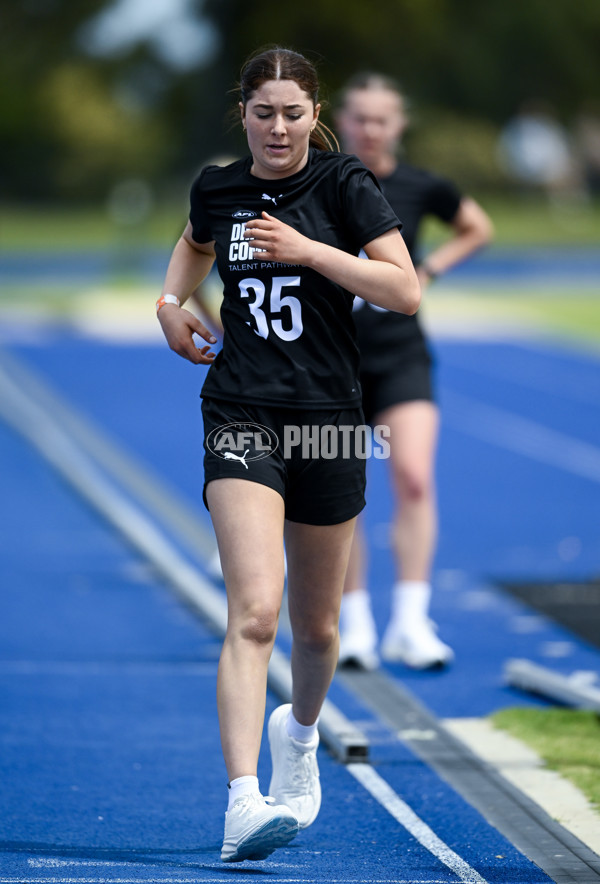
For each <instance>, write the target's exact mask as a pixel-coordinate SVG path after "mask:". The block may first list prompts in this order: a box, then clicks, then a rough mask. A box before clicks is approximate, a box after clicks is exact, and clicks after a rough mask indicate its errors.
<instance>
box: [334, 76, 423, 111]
mask: <svg viewBox="0 0 600 884" xmlns="http://www.w3.org/2000/svg"><path fill="white" fill-rule="evenodd" d="M370 89H383V90H385V91H386V92H394V93H395V94H396V95H397V96H398V98H399V99H400V100H401V102H403V103H404V104H405V103H406V97H405V95H404V93H403V91H402V88H401V86H400V83H398V81H397V80H395V79H394V78H393V77H388V76H387V75H386V74H378V73H375V72H374V71H362V72H361V73H358V74H355V75H354V76H353V77H350V79H349V80H348V81H347V82H346V83H345V85H344V86H342V88H341V89H340V91H339V93H338V95H337V97H336V102H335V104H336V107H337V108H338V109H339V108H342V107H344V105H345V104H346V101H347V99H348V95H349V93H350V92H356V91H363V90H370Z"/></svg>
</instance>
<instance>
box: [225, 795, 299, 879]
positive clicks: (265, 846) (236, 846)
mask: <svg viewBox="0 0 600 884" xmlns="http://www.w3.org/2000/svg"><path fill="white" fill-rule="evenodd" d="M274 804H275V800H274V799H273V798H270V797H269V798H264V797H263V796H262V795H260V794H254V795H243V796H242V797H241V798H238V800H237V801H236V802H235V804H234V805H233V807H232V808H231V810H229V811H227V813H226V814H225V835H224V838H223V847H222V848H221V859H222V860H223V862H224V863H241V862H242V861H243V860H245V859H249V860H259V859H266V858H267V857H268V856H270V855H271V854H272V853H273V851H274V850H277V848H278V847H285V845H286V844H288V843H289V842H290V841H291V840H292V838H295V837H296V835H297V834H298V820H297V819H296V817H295V816H294V814H293V813H292V811H291V810H290V809H289V807H282V806H281V805H276V806H273V805H274Z"/></svg>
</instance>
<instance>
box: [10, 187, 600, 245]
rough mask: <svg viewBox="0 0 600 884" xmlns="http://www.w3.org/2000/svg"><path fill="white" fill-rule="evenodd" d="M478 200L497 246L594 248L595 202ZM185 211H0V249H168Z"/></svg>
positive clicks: (433, 232) (599, 209)
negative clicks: (142, 216)
mask: <svg viewBox="0 0 600 884" xmlns="http://www.w3.org/2000/svg"><path fill="white" fill-rule="evenodd" d="M476 196H477V195H476ZM477 198H478V199H479V201H480V202H481V204H482V205H483V206H484V208H485V209H486V210H487V211H488V212H489V214H490V216H491V218H492V220H493V222H494V227H495V244H496V245H497V246H526V245H548V246H552V245H556V246H559V245H571V246H574V245H580V246H583V245H598V240H599V237H598V230H599V229H600V202H596V203H595V204H591V203H570V204H569V203H566V204H563V205H551V204H550V203H549V202H548V201H547V200H543V199H541V198H530V199H519V198H518V197H515V196H510V195H508V196H486V195H482V196H477ZM187 210H188V209H187V200H186V198H185V197H184V198H182V199H176V200H173V201H172V202H170V203H165V202H162V203H160V204H158V203H157V204H156V206H155V207H154V209H153V210H152V212H151V213H150V215H149V217H148V218H147V219H146V220H145V221H144V222H143V223H142V224H139V225H137V226H133V227H118V226H116V225H115V224H114V222H113V221H112V220H111V218H110V216H109V214H108V212H107V211H106V209H105V208H104V207H103V206H93V207H88V208H68V207H64V206H63V207H61V206H57V207H49V206H33V205H15V206H0V231H1V243H2V246H1V248H2V249H3V250H5V251H12V250H35V249H39V250H42V249H69V250H71V249H74V250H77V249H89V248H107V247H110V246H114V245H115V243H116V242H118V241H120V240H122V239H123V238H126V239H127V240H128V241H131V242H137V243H145V244H147V245H151V246H156V247H165V248H170V247H171V246H172V245H173V244H174V242H175V240H176V238H177V236H178V235H179V233H180V231H181V230H182V229H183V226H184V224H185V221H186V214H187ZM443 229H444V228H443V225H439V224H436V223H435V222H430V223H428V224H427V225H426V227H425V239H426V240H429V241H434V240H437V239H439V238H440V236H442V235H443Z"/></svg>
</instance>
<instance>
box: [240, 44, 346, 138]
mask: <svg viewBox="0 0 600 884" xmlns="http://www.w3.org/2000/svg"><path fill="white" fill-rule="evenodd" d="M268 80H293V81H294V82H295V83H297V84H298V86H299V87H300V89H302V91H303V92H306V94H307V95H308V96H309V98H310V100H311V101H312V103H313V106H316V105H317V104H318V103H319V79H318V77H317V71H316V68H315V66H314V65H313V64H312V62H310V61H309V60H308V59H307V58H305V57H304V56H303V55H300V53H299V52H294V51H293V50H292V49H282V48H281V47H280V46H275V47H274V48H272V49H262V50H259V51H258V52H257V53H255V54H254V55H251V56H250V58H248V59H247V61H246V62H245V63H244V65H243V67H242V70H241V73H240V82H239V93H240V101H241V102H242V104H243V105H244V107H245V106H246V103H247V102H248V101H249V100H250V99H251V98H252V95H253V93H254V92H256V90H257V89H258V88H260V86H262V84H263V83H266V82H267V81H268ZM309 143H310V145H311V147H317V148H319V150H339V144H338V141H337V138H336V137H335V135H334V134H333V132H332V131H331V130H330V129H328V128H327V126H325V125H324V124H323V123H321V122H320V121H318V122H317V125H316V126H315V128H314V129H313V131H312V132H311V133H310V141H309Z"/></svg>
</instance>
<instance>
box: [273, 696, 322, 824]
mask: <svg viewBox="0 0 600 884" xmlns="http://www.w3.org/2000/svg"><path fill="white" fill-rule="evenodd" d="M291 708H292V706H291V704H290V703H286V704H285V705H284V706H278V707H277V709H275V710H274V711H273V712H272V713H271V717H270V718H269V745H270V747H271V762H272V765H273V774H272V776H271V783H270V785H269V792H270V793H271V794H272V795H274V796H275V800H276V801H277V802H278V803H279V804H285V805H287V807H289V808H290V810H291V812H292V813H293V814H294V816H295V817H296V818H297V820H298V825H299V826H300V828H301V829H305V828H306V827H307V826H310V824H311V823H312V822H314V821H315V819H316V817H317V814H318V812H319V808H320V807H321V783H320V781H319V766H318V764H317V748H318V745H319V735H318V733H317V734H316V735H315V738H314V740H311V742H310V743H301V742H300V741H299V740H294V739H293V737H290V736H289V734H288V732H287V729H286V721H287V717H288V715H289V713H290V710H291Z"/></svg>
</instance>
